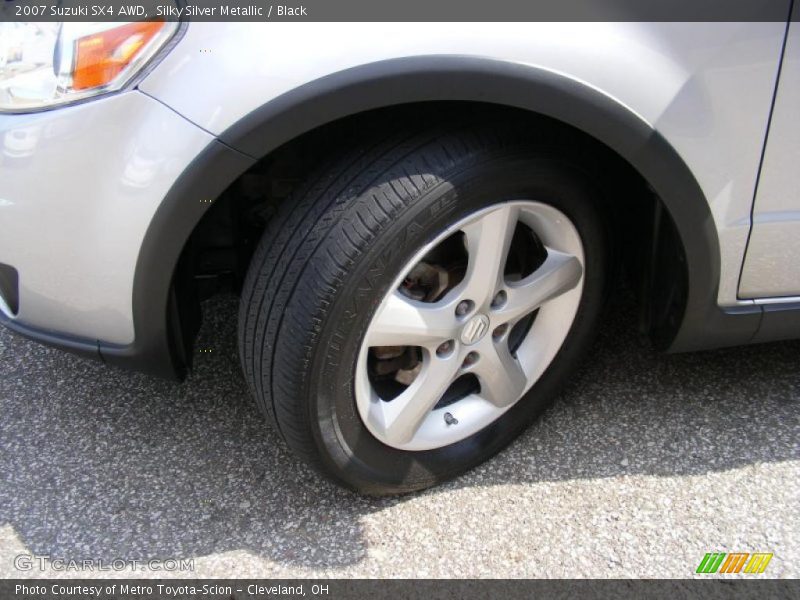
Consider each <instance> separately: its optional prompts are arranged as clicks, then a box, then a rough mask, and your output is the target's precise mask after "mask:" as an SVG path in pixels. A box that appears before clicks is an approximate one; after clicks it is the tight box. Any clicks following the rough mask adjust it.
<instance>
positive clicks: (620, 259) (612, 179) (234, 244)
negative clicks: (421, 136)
mask: <svg viewBox="0 0 800 600" xmlns="http://www.w3.org/2000/svg"><path fill="white" fill-rule="evenodd" d="M421 120H423V121H426V122H430V123H431V124H432V125H434V124H437V123H441V122H442V121H449V122H452V121H457V122H461V123H466V124H469V123H473V124H474V123H478V122H485V121H487V120H488V121H492V122H498V123H503V124H505V125H509V124H511V125H513V127H514V128H515V129H518V128H519V129H522V130H525V131H530V135H531V140H532V141H536V142H537V143H543V144H545V145H547V146H548V147H550V148H552V149H553V151H554V152H558V153H559V154H560V155H562V156H565V157H568V158H570V159H571V160H572V162H573V163H577V164H579V165H581V166H582V168H583V169H585V171H586V173H587V174H588V175H589V176H590V177H591V179H592V180H593V181H594V182H595V184H596V186H597V188H598V191H599V192H600V194H599V196H600V198H601V202H600V204H601V207H600V208H601V212H602V214H603V216H604V218H605V220H606V226H607V228H608V231H609V234H610V235H609V239H610V240H611V241H612V246H613V248H612V252H613V255H612V260H613V263H612V264H614V265H615V266H616V267H618V270H619V272H622V273H624V274H625V276H626V279H627V280H628V281H630V282H631V284H632V287H633V289H634V290H635V291H636V295H637V297H638V299H639V307H640V310H639V324H640V329H641V330H642V331H643V332H647V333H649V334H650V335H651V336H652V337H653V339H654V341H656V343H657V344H659V345H666V344H668V342H669V340H670V339H671V337H672V336H673V335H674V331H675V329H676V328H677V327H678V326H679V324H680V320H681V316H682V311H683V308H684V305H685V298H686V293H687V290H686V287H687V283H686V282H687V275H686V272H685V271H686V269H685V264H686V263H685V257H684V250H683V246H682V244H681V242H680V237H679V235H678V232H677V229H676V227H675V225H674V223H673V221H672V219H671V218H670V215H669V213H668V211H667V210H666V208H665V206H664V204H663V203H662V202H661V201H660V199H659V198H658V197H657V195H656V194H655V193H654V191H653V190H652V189H651V188H650V187H649V186H648V184H647V183H646V182H645V180H644V179H643V178H642V177H641V176H640V175H639V173H638V172H637V171H636V170H635V169H634V168H633V167H632V166H631V165H630V164H629V163H628V162H627V161H626V160H624V159H623V158H622V157H621V156H620V155H619V154H617V153H616V152H614V151H613V150H612V149H610V148H609V147H608V146H606V145H605V144H603V143H601V142H600V141H598V140H597V139H595V138H593V137H591V136H589V135H588V134H586V133H583V132H581V131H579V130H578V129H576V128H574V127H572V126H570V125H568V124H565V123H563V122H560V121H557V120H555V119H552V118H549V117H545V116H542V115H539V114H536V113H532V112H530V111H527V110H524V109H518V108H512V107H506V106H500V105H494V104H486V103H479V102H449V101H436V102H423V103H413V104H405V105H400V106H393V107H387V108H380V109H375V110H371V111H366V112H363V113H359V114H356V115H352V116H348V117H344V118H342V119H339V120H336V121H334V122H332V123H329V124H326V125H323V126H320V127H318V128H316V129H314V130H312V131H309V132H307V133H304V134H302V135H300V136H298V137H296V138H295V139H293V140H291V141H289V142H287V143H285V144H283V145H282V146H280V147H278V148H277V149H275V150H273V151H272V152H270V153H269V154H267V155H266V156H264V157H263V158H262V159H260V160H259V161H258V162H256V163H255V164H254V165H253V166H252V167H251V168H250V169H248V170H247V171H246V172H245V173H243V174H242V175H241V176H240V177H238V178H237V179H236V180H235V181H234V182H233V183H232V184H231V185H230V186H229V187H228V188H227V189H226V190H225V191H224V192H223V193H222V194H220V195H219V196H218V197H217V198H215V199H214V200H213V202H212V204H211V207H210V208H209V209H208V211H207V212H206V213H205V215H204V216H203V218H202V219H201V220H200V222H199V223H198V224H197V225H196V227H195V228H194V230H193V231H192V233H191V235H190V236H189V239H188V241H187V242H186V244H185V246H184V248H183V250H182V252H181V255H180V258H179V261H178V265H177V267H176V270H175V274H174V277H173V289H174V290H175V307H176V311H177V314H178V321H179V323H180V325H179V329H180V334H179V335H180V338H181V340H180V341H181V342H182V344H178V345H179V346H180V345H182V347H183V354H184V356H183V357H181V358H183V360H185V362H186V364H187V365H190V364H191V355H192V347H193V342H194V338H195V336H196V334H197V331H198V329H199V326H200V322H201V317H202V311H201V304H200V303H201V302H202V301H203V300H205V299H207V298H209V297H211V296H213V295H215V294H219V293H230V292H233V293H238V292H239V290H240V289H241V285H242V282H243V280H244V276H245V273H246V271H247V267H248V265H249V262H250V257H251V255H252V253H253V250H254V248H255V245H256V243H257V242H258V239H259V237H260V235H261V232H262V231H263V229H264V227H265V225H266V223H267V222H268V221H269V220H270V219H271V218H272V217H273V216H274V215H275V213H276V211H277V208H278V206H279V205H281V203H283V202H287V201H291V200H290V198H291V194H292V191H293V190H294V189H295V187H296V186H297V185H298V184H299V183H300V182H302V181H303V180H304V179H305V178H307V177H308V176H309V175H310V174H311V173H312V172H313V171H314V170H315V169H317V168H319V166H320V164H321V163H323V162H324V161H325V160H326V159H327V158H328V157H330V156H332V155H334V153H337V152H340V151H341V149H342V148H343V147H344V146H351V145H353V144H358V143H359V141H360V140H362V139H363V137H364V136H365V135H366V134H365V132H369V135H375V134H376V132H377V133H380V132H381V131H385V130H388V129H393V130H395V129H396V128H398V127H402V126H403V123H408V122H414V123H415V124H416V123H419V122H420V121H421Z"/></svg>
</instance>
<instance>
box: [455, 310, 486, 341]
mask: <svg viewBox="0 0 800 600" xmlns="http://www.w3.org/2000/svg"><path fill="white" fill-rule="evenodd" d="M487 331H489V317H487V316H486V315H481V314H478V315H475V316H474V317H472V318H471V319H470V320H469V321H467V323H466V325H464V328H463V329H462V330H461V342H462V343H464V344H466V345H467V346H471V345H472V344H474V343H476V342H479V341H480V340H481V339H482V338H483V336H484V335H486V332H487Z"/></svg>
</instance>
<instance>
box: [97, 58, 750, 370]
mask: <svg viewBox="0 0 800 600" xmlns="http://www.w3.org/2000/svg"><path fill="white" fill-rule="evenodd" d="M426 101H472V102H484V103H490V104H498V105H504V106H509V107H515V108H520V109H524V110H528V111H531V112H534V113H539V114H542V115H545V116H547V117H551V118H553V119H556V120H558V121H562V122H564V123H567V124H569V125H571V126H573V127H575V128H577V129H579V130H581V131H583V132H584V133H586V134H589V135H590V136H592V137H594V138H596V139H597V140H599V141H600V142H602V143H604V144H605V145H606V146H608V147H609V148H611V149H612V150H613V151H615V152H616V153H617V154H619V155H620V156H621V157H622V158H623V159H625V160H626V161H627V162H628V163H630V164H631V165H632V166H633V167H634V168H635V169H636V170H637V171H638V172H639V174H640V175H641V176H642V177H643V178H644V179H645V181H647V183H648V184H649V185H650V186H651V187H652V188H653V190H655V192H656V194H657V195H658V196H659V197H660V199H661V200H662V202H663V204H664V206H665V207H666V209H667V210H668V212H669V214H670V216H671V218H672V220H673V221H674V223H675V225H676V227H677V231H678V234H679V237H680V242H681V244H682V246H683V252H684V254H685V257H686V264H685V272H686V279H687V282H688V283H687V286H686V287H687V289H686V292H685V297H684V298H683V299H682V300H681V304H682V306H680V307H679V311H678V314H677V316H676V317H675V319H674V320H675V323H674V324H673V325H672V326H671V327H670V329H671V332H670V334H669V336H668V339H666V340H665V341H664V342H663V343H662V344H661V345H662V346H663V347H664V349H667V350H670V351H683V350H693V349H700V348H710V347H717V346H724V345H731V344H737V343H746V342H748V341H749V340H750V339H751V338H752V337H753V335H754V334H755V333H756V331H757V329H758V327H759V323H760V318H761V312H760V309H759V310H752V309H746V308H745V309H740V310H738V311H727V310H724V309H722V308H720V307H719V306H718V305H717V291H718V285H719V276H720V256H719V252H720V250H719V241H718V238H717V232H716V228H715V226H714V220H713V218H712V215H711V211H710V208H709V205H708V202H707V201H706V198H705V196H704V194H703V192H702V190H701V188H700V186H699V184H698V183H697V180H696V179H695V177H694V175H693V174H692V172H691V170H690V169H689V168H688V166H687V165H686V164H685V162H684V161H683V160H682V159H681V157H680V156H679V155H678V153H677V152H676V151H675V149H674V148H672V146H671V145H670V144H669V143H668V142H667V141H666V140H665V139H664V138H663V137H662V136H661V135H660V134H659V133H658V132H657V131H655V130H654V129H653V128H652V127H651V126H650V125H649V124H648V123H647V122H645V121H644V120H643V119H642V118H641V117H640V116H639V115H637V114H636V113H635V112H633V111H632V110H630V109H629V108H627V107H626V106H624V105H623V104H621V103H620V102H617V101H616V100H615V99H613V98H612V97H610V96H608V95H606V94H604V93H602V92H601V91H599V90H597V89H595V88H593V87H591V86H589V85H586V84H584V83H581V82H579V81H576V80H574V79H571V78H569V77H567V76H565V75H562V74H559V73H555V72H553V71H548V70H546V69H543V68H539V67H535V66H530V65H524V64H518V63H511V62H504V61H498V60H494V59H485V58H476V57H468V56H450V55H447V56H438V55H437V56H425V57H409V58H397V59H391V60H385V61H379V62H375V63H370V64H367V65H363V66H358V67H354V68H350V69H346V70H343V71H340V72H337V73H334V74H331V75H328V76H325V77H323V78H320V79H317V80H315V81H312V82H310V83H307V84H305V85H302V86H300V87H297V88H295V89H293V90H291V91H289V92H287V93H285V94H283V95H281V96H278V97H276V98H274V99H273V100H270V101H269V102H267V103H265V104H264V105H262V106H260V107H259V108H257V109H255V110H253V111H252V112H251V113H249V114H248V115H246V116H245V117H244V118H242V119H241V120H240V121H238V122H237V123H235V124H234V125H232V126H231V127H230V128H228V129H227V130H226V131H224V132H223V133H222V134H220V135H219V136H218V140H215V141H214V142H212V143H211V144H209V145H208V146H207V147H206V148H205V149H204V150H203V151H202V152H201V153H200V155H198V156H197V157H196V158H195V160H194V161H193V162H192V163H191V164H190V165H189V167H188V168H187V169H186V170H185V171H184V172H183V174H182V175H181V176H180V177H179V179H178V180H177V181H176V182H175V184H174V185H173V186H172V188H171V189H170V190H169V192H168V193H167V195H166V196H165V198H164V200H163V202H162V203H161V205H160V206H159V208H158V210H157V211H156V214H155V216H154V218H153V220H152V222H151V223H150V226H149V228H148V230H147V233H146V235H145V238H144V242H143V245H142V248H141V250H140V253H139V258H138V260H137V265H136V271H135V276H134V292H133V316H134V329H135V335H136V337H135V341H134V342H133V344H131V345H130V346H125V347H112V346H103V345H102V344H101V347H100V352H101V354H102V356H103V358H104V359H105V360H106V361H108V362H112V363H113V362H117V363H120V364H123V365H124V366H129V367H132V368H136V369H139V370H145V371H148V372H151V373H156V374H161V375H172V376H174V374H176V373H177V374H180V373H181V371H182V369H183V365H182V364H180V363H181V360H180V352H179V350H180V348H178V345H179V344H180V342H179V340H178V338H179V336H177V337H176V335H175V325H174V320H175V319H176V318H177V315H176V314H175V312H176V309H175V307H174V302H173V300H172V294H173V291H172V277H173V273H174V271H175V267H176V265H177V262H178V259H179V257H180V253H181V251H182V249H183V247H184V245H185V243H186V241H187V239H188V238H189V235H190V234H191V232H192V230H193V229H194V227H195V226H196V225H197V223H198V222H199V221H200V219H201V218H202V216H203V214H204V213H205V212H206V210H207V209H208V207H209V204H208V203H201V202H199V201H198V199H199V198H201V197H202V198H215V197H216V196H217V195H219V194H220V193H222V192H223V191H224V190H225V189H226V188H227V187H228V186H229V185H230V184H231V183H233V182H234V181H235V180H236V178H238V177H239V176H240V175H241V174H242V173H243V172H244V171H246V170H247V169H248V168H249V167H250V166H251V165H252V164H254V163H255V162H256V161H257V160H258V159H261V158H263V157H264V156H266V155H268V154H269V153H270V152H271V151H273V150H275V149H276V148H278V147H280V146H281V145H282V144H284V143H286V142H288V141H290V140H292V139H294V138H296V137H297V136H299V135H301V134H303V133H306V132H308V131H311V130H313V129H315V128H317V127H319V126H321V125H324V124H326V123H330V122H333V121H335V120H337V119H340V118H343V117H346V116H350V115H354V114H357V113H360V112H363V111H367V110H371V109H376V108H383V107H388V106H395V105H401V104H408V103H414V102H426Z"/></svg>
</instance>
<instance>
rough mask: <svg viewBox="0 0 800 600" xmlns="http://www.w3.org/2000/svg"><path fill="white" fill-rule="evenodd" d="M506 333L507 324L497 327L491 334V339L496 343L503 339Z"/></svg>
mask: <svg viewBox="0 0 800 600" xmlns="http://www.w3.org/2000/svg"><path fill="white" fill-rule="evenodd" d="M506 331H508V324H507V323H504V324H503V325H499V326H498V327H496V328H495V330H494V332H492V337H493V338H494V341H495V342H496V341H498V340H499V339H500V338H501V337H503V336H504V335H505V334H506Z"/></svg>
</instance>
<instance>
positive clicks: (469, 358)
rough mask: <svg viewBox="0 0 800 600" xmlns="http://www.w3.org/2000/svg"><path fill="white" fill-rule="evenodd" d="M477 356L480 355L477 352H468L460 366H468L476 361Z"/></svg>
mask: <svg viewBox="0 0 800 600" xmlns="http://www.w3.org/2000/svg"><path fill="white" fill-rule="evenodd" d="M479 358H480V355H479V354H478V353H477V352H470V353H469V354H467V355H466V356H465V357H464V364H462V365H461V367H462V368H464V369H466V368H467V367H470V366H472V365H474V364H475V363H476V362H478V359H479Z"/></svg>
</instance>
